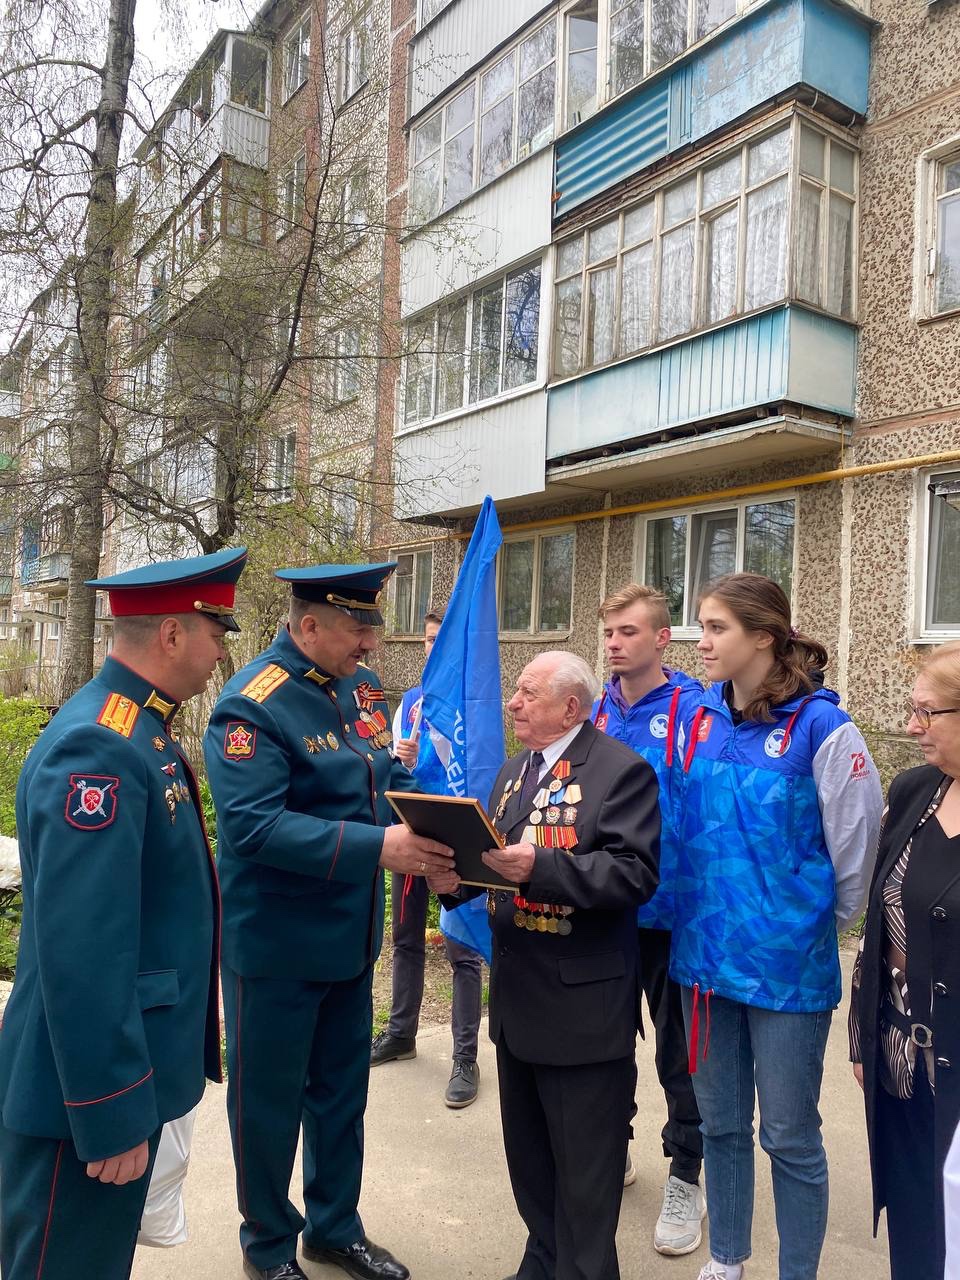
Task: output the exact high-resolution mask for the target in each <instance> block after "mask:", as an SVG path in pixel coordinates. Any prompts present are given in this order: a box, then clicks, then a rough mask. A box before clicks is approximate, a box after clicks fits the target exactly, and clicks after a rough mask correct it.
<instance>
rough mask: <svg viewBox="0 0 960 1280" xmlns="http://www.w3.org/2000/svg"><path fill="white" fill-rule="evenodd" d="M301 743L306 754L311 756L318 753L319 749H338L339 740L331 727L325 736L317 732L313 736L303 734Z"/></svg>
mask: <svg viewBox="0 0 960 1280" xmlns="http://www.w3.org/2000/svg"><path fill="white" fill-rule="evenodd" d="M303 745H304V746H305V747H306V748H307V754H308V755H311V756H315V755H319V753H320V752H321V751H326V749H327V748H328V747H329V748H330V750H331V751H339V750H340V741H339V739H338V738H337V735H336V734H335V733H334V732H333V730H332V729H331V730H330V732H329V733H328V734H327V736H326V737H325V738H324V737H323V736H322V734H317V736H316V737H315V738H310V737H308V736H307V735H306V734H304V735H303Z"/></svg>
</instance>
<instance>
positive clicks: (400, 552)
mask: <svg viewBox="0 0 960 1280" xmlns="http://www.w3.org/2000/svg"><path fill="white" fill-rule="evenodd" d="M425 555H428V556H429V557H430V586H429V589H428V590H427V598H426V601H425V611H429V609H430V602H431V600H432V599H433V571H434V568H435V565H434V562H433V546H432V545H430V546H417V547H394V548H393V549H392V550H391V551H390V556H389V558H390V559H391V560H397V561H398V562H399V560H400V558H401V556H413V568H412V571H411V574H410V578H411V588H410V615H408V616H407V617H406V618H404V619H402V621H403V623H404V626H402V627H401V626H398V625H397V624H398V622H399V621H400V619H398V617H397V582H398V576H397V574H396V573H394V575H393V577H392V579H391V582H390V618H389V623H390V629H389V634H390V636H391V637H393V638H396V639H406V638H408V637H417V638H421V637H422V633H423V624H422V623H421V624H419V625H416V626H415V625H414V624H415V619H414V618H413V617H412V616H411V615H413V614H414V613H416V611H417V609H416V605H417V599H416V587H417V569H418V560H419V558H420V557H421V556H425ZM402 576H404V577H406V575H405V574H404V575H402Z"/></svg>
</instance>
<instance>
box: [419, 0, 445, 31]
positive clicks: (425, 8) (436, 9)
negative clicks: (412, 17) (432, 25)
mask: <svg viewBox="0 0 960 1280" xmlns="http://www.w3.org/2000/svg"><path fill="white" fill-rule="evenodd" d="M449 3H450V0H420V21H419V23H418V24H417V25H418V26H420V27H422V26H424V24H425V23H427V22H430V21H432V20H433V19H434V18H435V17H436V16H437V14H438V13H442V12H443V10H444V9H445V8H446V7H447V5H448V4H449Z"/></svg>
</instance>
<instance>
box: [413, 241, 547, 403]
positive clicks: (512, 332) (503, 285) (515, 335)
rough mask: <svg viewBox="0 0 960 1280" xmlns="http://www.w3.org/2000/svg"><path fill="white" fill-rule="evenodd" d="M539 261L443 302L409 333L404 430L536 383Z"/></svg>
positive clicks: (538, 323)
mask: <svg viewBox="0 0 960 1280" xmlns="http://www.w3.org/2000/svg"><path fill="white" fill-rule="evenodd" d="M539 330H540V263H539V262H536V263H530V264H529V265H528V266H526V267H520V268H518V269H517V270H516V271H511V272H508V273H507V274H506V275H504V276H499V277H498V278H497V279H495V280H492V281H491V282H490V283H489V284H486V285H484V286H482V287H481V288H479V289H475V290H474V291H473V293H471V294H468V295H465V296H463V297H461V298H459V299H455V300H451V301H450V302H446V303H443V304H442V305H441V306H440V307H438V308H437V309H436V310H435V311H434V312H433V313H432V314H431V315H429V316H425V317H422V318H421V319H419V320H417V321H416V322H415V323H413V324H411V325H410V326H409V327H408V330H407V356H406V372H405V384H404V385H405V394H404V422H405V423H406V424H410V423H414V422H419V421H422V420H424V419H426V418H432V417H434V416H435V415H436V414H441V413H449V412H451V411H452V410H454V409H459V408H460V407H461V406H463V405H464V404H467V403H469V404H477V403H479V402H481V401H483V400H489V399H491V398H492V397H494V396H497V395H500V394H502V393H503V392H505V391H512V390H514V389H515V388H517V387H522V386H525V385H526V384H528V383H530V382H533V381H535V379H536V376H537V360H538V352H539Z"/></svg>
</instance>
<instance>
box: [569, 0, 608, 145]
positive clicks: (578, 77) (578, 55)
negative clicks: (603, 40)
mask: <svg viewBox="0 0 960 1280" xmlns="http://www.w3.org/2000/svg"><path fill="white" fill-rule="evenodd" d="M599 31H600V26H599V18H598V6H597V0H581V3H579V4H576V5H574V7H573V8H572V9H570V10H568V11H567V14H566V16H565V19H564V38H565V47H566V66H565V69H564V73H565V78H566V79H565V83H566V92H565V94H564V110H563V123H564V128H565V129H572V128H573V126H574V125H576V124H579V123H580V121H581V120H586V119H587V118H588V117H589V116H592V115H593V113H594V112H595V111H596V109H597V48H598V38H599Z"/></svg>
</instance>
